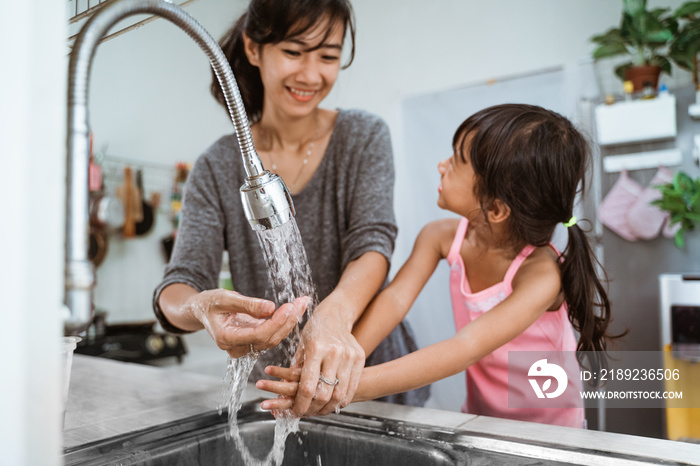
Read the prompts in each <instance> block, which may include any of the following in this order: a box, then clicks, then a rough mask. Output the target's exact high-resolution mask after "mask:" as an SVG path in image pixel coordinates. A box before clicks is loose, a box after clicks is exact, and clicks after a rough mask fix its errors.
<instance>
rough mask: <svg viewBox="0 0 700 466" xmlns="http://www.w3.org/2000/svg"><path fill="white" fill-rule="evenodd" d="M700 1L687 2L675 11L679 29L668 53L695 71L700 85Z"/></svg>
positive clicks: (686, 67) (688, 68)
mask: <svg viewBox="0 0 700 466" xmlns="http://www.w3.org/2000/svg"><path fill="white" fill-rule="evenodd" d="M699 13H700V2H686V3H684V4H683V5H681V6H679V7H678V9H677V10H676V11H675V13H673V17H674V18H675V19H676V21H677V22H678V30H677V31H676V34H675V36H674V38H673V41H672V42H671V46H670V47H669V51H668V55H669V57H670V58H671V59H672V60H673V61H674V62H676V64H677V65H678V66H680V67H681V68H683V69H686V70H688V71H691V72H692V73H693V82H695V87H696V88H697V87H698V77H697V55H698V52H699V51H700V16H698V14H699Z"/></svg>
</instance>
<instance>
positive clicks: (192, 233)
mask: <svg viewBox="0 0 700 466" xmlns="http://www.w3.org/2000/svg"><path fill="white" fill-rule="evenodd" d="M346 33H347V34H348V35H349V36H350V38H351V52H350V59H349V62H348V64H347V65H346V66H348V65H349V64H350V62H352V59H353V56H354V49H355V44H354V24H353V18H352V9H351V6H350V4H349V3H348V1H347V0H252V1H251V3H250V6H249V8H248V11H247V12H246V13H245V14H244V15H243V16H242V17H241V18H240V19H239V20H238V21H237V22H236V24H235V25H234V26H233V28H232V29H231V30H230V31H229V32H228V33H227V34H226V35H225V36H224V38H223V39H222V41H221V46H222V49H223V50H224V53H225V54H226V56H227V57H228V59H229V62H230V63H231V67H232V69H233V72H234V75H235V76H236V79H237V82H238V85H239V87H240V90H241V96H242V98H243V103H244V105H245V107H246V111H247V113H248V119H249V120H250V122H251V123H252V126H251V131H252V133H253V138H254V141H255V145H256V148H257V149H258V153H259V155H260V158H261V160H262V162H263V164H264V166H265V167H266V168H267V169H269V170H271V171H273V172H275V173H277V174H279V175H280V176H281V177H282V179H284V181H285V183H286V184H287V186H288V188H289V190H290V192H291V194H292V197H293V200H294V205H295V208H296V211H297V215H296V221H297V224H298V227H299V230H300V232H301V236H302V240H303V243H304V246H305V248H306V253H307V257H308V259H309V265H310V266H311V270H312V275H313V279H314V282H315V284H316V286H317V288H318V298H319V300H320V304H319V305H318V307H317V308H316V310H315V311H314V318H313V319H311V321H310V322H309V323H308V325H306V326H305V327H304V329H303V332H302V338H303V341H304V348H305V349H304V352H305V353H304V359H303V361H304V365H303V368H302V375H301V381H300V390H299V394H298V396H297V397H296V401H295V404H294V407H293V410H294V411H295V412H296V413H297V414H300V415H305V416H309V415H313V414H327V413H330V412H332V411H333V410H335V409H336V407H338V406H340V407H343V406H345V405H347V404H348V403H349V402H350V401H351V400H352V396H353V395H354V392H355V390H356V388H357V384H358V383H359V377H360V373H361V371H362V367H363V366H364V364H365V354H364V351H363V350H362V348H361V347H360V345H359V344H358V343H357V341H356V340H355V338H354V337H353V336H352V334H351V331H352V328H353V325H354V323H355V322H356V321H357V319H358V318H359V317H360V315H361V314H362V312H363V310H364V309H365V308H366V307H367V305H368V303H369V302H370V301H371V299H372V298H373V296H374V295H375V294H376V293H377V291H378V290H379V289H380V288H381V286H382V285H383V284H384V283H385V280H386V275H387V272H388V270H389V260H390V257H391V253H392V251H393V246H394V239H395V237H396V224H395V221H394V215H393V181H394V180H393V178H394V170H393V162H392V152H391V142H390V137H389V132H388V128H387V126H386V124H385V123H384V122H383V121H382V120H381V119H379V118H377V117H376V116H373V115H370V114H368V113H366V112H363V111H358V110H326V109H322V108H319V104H320V103H321V101H322V100H323V99H324V98H325V97H326V96H327V95H328V93H329V92H330V91H331V89H332V88H333V85H334V83H335V81H336V79H337V76H338V72H339V71H340V68H341V52H342V49H343V42H344V38H345V36H346ZM212 93H213V94H214V96H215V97H216V98H217V100H218V101H219V102H220V103H221V104H222V105H224V107H225V101H224V98H223V95H222V92H221V90H220V88H219V84H218V81H217V80H216V79H214V82H213V84H212ZM244 178H245V173H244V170H243V167H242V164H241V162H240V152H239V149H238V144H237V141H236V138H235V136H234V135H228V136H225V137H223V138H221V139H220V140H219V141H217V142H216V143H215V144H214V145H213V146H212V147H210V148H209V149H208V150H207V151H206V152H205V153H204V154H203V155H202V156H201V157H200V158H199V159H198V160H197V162H196V164H195V166H194V168H193V170H192V172H191V173H190V177H189V180H188V185H187V193H186V197H185V203H184V206H183V210H182V221H181V223H180V226H179V229H178V237H177V241H176V244H175V249H174V251H173V257H172V259H171V262H170V264H169V265H168V267H167V269H166V272H165V277H164V280H163V282H162V283H161V285H160V286H159V287H158V288H157V289H156V292H155V294H154V309H155V312H156V315H157V316H158V317H159V320H160V321H161V324H162V325H163V327H164V328H165V329H166V330H169V331H171V332H186V331H195V330H199V329H202V328H206V330H207V331H208V332H209V334H210V335H211V336H212V338H213V339H214V341H216V342H217V345H218V346H219V347H220V348H222V349H224V350H226V351H228V353H229V354H230V355H231V356H232V357H239V356H241V355H242V354H245V353H246V352H247V351H248V350H252V351H260V350H263V349H267V348H271V347H273V346H275V345H276V344H277V343H278V342H279V341H280V340H281V339H282V338H283V337H284V336H286V334H287V333H289V329H290V328H291V327H290V324H291V322H292V320H294V319H295V318H296V317H297V316H299V315H300V314H301V313H302V312H303V307H304V305H303V303H301V302H300V301H296V302H295V303H288V304H284V305H283V306H281V307H280V308H279V309H278V310H277V311H275V312H274V313H273V311H274V304H273V303H271V302H270V301H266V300H264V299H259V298H251V297H268V298H269V297H272V296H273V295H272V292H271V291H272V290H270V289H269V284H268V277H267V269H266V267H265V265H264V262H263V254H262V251H261V249H260V246H259V245H258V241H257V237H256V234H255V232H253V231H252V230H251V228H250V227H249V225H248V224H247V222H246V219H245V215H244V214H243V211H242V206H241V202H240V198H239V194H238V188H239V187H240V186H241V185H242V184H243V181H244ZM224 248H226V249H227V250H228V252H229V257H230V264H231V275H232V281H233V285H234V288H235V289H236V291H237V293H233V292H226V291H224V290H216V289H215V288H216V284H217V282H216V281H217V277H218V272H219V268H220V264H221V254H222V251H223V249H224ZM232 313H234V314H235V315H236V316H237V317H236V318H237V319H238V320H240V319H239V317H238V316H239V315H240V314H250V315H251V316H253V317H269V316H272V317H271V318H270V319H269V320H267V321H265V323H264V324H262V325H260V326H259V327H255V328H238V327H231V326H226V322H227V319H231V314H232ZM263 326H265V327H264V328H262V327H263ZM414 349H415V344H414V342H413V339H412V336H411V334H410V330H409V329H408V328H407V327H405V326H400V327H398V328H397V330H396V331H395V332H393V333H392V335H390V337H388V338H387V339H386V340H385V341H384V342H383V344H382V345H380V346H379V347H378V348H377V350H375V351H374V352H373V353H372V355H371V356H370V358H369V359H368V360H367V363H368V364H376V363H379V362H383V361H385V360H389V359H393V358H396V357H398V356H400V355H403V354H406V353H407V352H409V351H412V350H414ZM278 356H279V354H278V351H275V350H270V351H268V352H266V353H265V354H264V355H263V357H261V358H260V361H259V362H258V365H257V367H256V371H254V372H253V374H252V377H253V378H256V379H257V378H260V377H262V376H263V375H264V372H263V368H264V367H265V366H266V365H268V364H270V363H273V362H275V361H276V358H278ZM277 362H278V363H279V362H280V361H278V360H277ZM335 380H337V381H338V383H337V384H333V383H329V382H328V381H335ZM321 382H323V383H321ZM427 396H428V391H427V390H422V391H420V392H414V393H411V394H404V395H402V396H399V397H394V398H393V399H390V400H389V401H400V402H404V403H409V404H414V405H422V404H423V403H424V402H425V400H426V398H427Z"/></svg>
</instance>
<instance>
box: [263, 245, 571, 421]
mask: <svg viewBox="0 0 700 466" xmlns="http://www.w3.org/2000/svg"><path fill="white" fill-rule="evenodd" d="M538 256H539V257H533V258H532V260H530V259H528V260H526V261H525V263H524V264H523V265H522V266H521V268H520V270H519V271H518V273H517V274H516V277H515V278H514V281H513V293H512V294H511V295H510V296H508V298H506V299H505V300H504V301H503V302H501V303H500V304H498V305H497V306H495V307H494V308H493V309H491V310H489V311H488V312H485V313H484V314H482V315H481V316H479V317H478V318H477V319H475V320H474V321H472V322H471V323H469V324H468V325H466V326H465V327H464V328H462V329H461V330H460V331H459V332H457V334H456V335H455V336H454V337H452V338H450V339H448V340H444V341H441V342H439V343H436V344H433V345H430V346H428V347H426V348H423V349H420V350H418V351H415V352H413V353H411V354H408V355H406V356H404V357H401V358H399V359H396V360H394V361H389V362H386V363H384V364H380V365H377V366H372V367H366V368H365V369H364V370H363V372H362V378H361V381H360V385H359V387H358V389H357V392H356V393H355V397H354V399H353V401H365V400H372V399H375V398H379V397H381V396H385V395H389V394H393V393H401V392H404V391H407V390H412V389H415V388H418V387H422V386H424V385H428V384H430V383H433V382H435V381H437V380H441V379H443V378H446V377H449V376H451V375H454V374H457V373H459V372H461V371H463V370H465V369H466V368H467V367H469V366H470V365H472V364H474V363H475V362H477V361H478V360H479V359H481V358H483V357H484V356H486V355H487V354H489V353H491V352H492V351H493V350H495V349H496V348H498V347H500V346H502V345H504V344H505V343H507V342H508V341H510V340H512V339H513V338H515V337H516V336H518V335H520V334H521V333H522V332H524V331H525V329H527V328H528V327H529V326H530V325H532V324H533V323H534V322H535V321H536V320H537V319H538V318H539V317H540V316H541V315H542V314H543V313H544V312H546V311H547V310H549V309H553V307H554V306H556V304H557V303H558V302H559V301H560V290H561V278H560V272H559V268H558V266H557V264H556V262H555V261H553V260H552V259H551V258H550V257H545V256H544V255H542V254H538ZM267 373H268V374H270V375H273V376H275V377H279V378H282V379H285V380H287V382H275V381H270V380H261V381H259V382H258V388H261V389H263V390H268V391H272V392H274V393H277V394H280V395H285V396H294V394H295V393H296V383H295V382H294V380H295V378H296V379H298V377H297V376H296V375H295V374H294V373H293V372H292V371H288V370H286V369H283V368H277V367H268V368H267ZM288 406H289V400H287V399H284V398H279V399H275V400H266V401H265V402H263V404H262V407H263V409H286V408H287V407H288Z"/></svg>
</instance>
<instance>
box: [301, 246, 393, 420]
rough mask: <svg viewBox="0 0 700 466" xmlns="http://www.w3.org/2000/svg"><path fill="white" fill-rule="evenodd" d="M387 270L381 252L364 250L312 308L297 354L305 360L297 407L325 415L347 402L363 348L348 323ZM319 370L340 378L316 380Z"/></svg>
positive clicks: (357, 376)
mask: <svg viewBox="0 0 700 466" xmlns="http://www.w3.org/2000/svg"><path fill="white" fill-rule="evenodd" d="M387 270H388V263H387V260H386V258H385V257H384V256H383V255H382V254H379V253H378V252H374V251H369V252H366V253H364V254H363V255H361V256H360V257H359V258H357V259H356V260H354V261H352V262H350V263H349V264H348V266H347V267H346V268H345V270H344V271H343V274H342V275H341V277H340V281H339V283H338V286H336V287H335V289H334V290H333V292H331V294H330V295H328V296H327V297H326V299H324V300H323V302H321V303H320V304H319V305H318V307H317V308H316V310H315V311H314V314H313V317H312V318H311V319H309V321H308V322H307V324H306V326H305V327H304V331H303V333H302V338H303V342H304V346H303V350H300V352H299V353H298V354H297V355H296V360H297V361H304V363H303V368H302V371H301V382H300V386H301V388H300V390H299V396H298V397H297V398H296V401H295V404H294V411H295V412H297V413H299V414H302V415H306V416H310V415H312V414H328V413H330V412H332V411H333V410H335V407H336V406H338V405H339V404H343V403H344V404H343V405H347V404H348V403H349V402H350V399H351V397H352V395H353V394H354V393H355V390H356V389H357V385H358V383H359V381H360V375H361V373H362V367H363V366H364V363H365V352H364V351H363V350H362V347H361V346H360V345H359V344H358V343H357V341H356V340H355V338H354V337H353V336H352V333H351V331H352V327H353V324H354V323H355V321H356V320H357V319H358V317H359V316H360V315H361V314H362V311H363V310H364V309H365V308H366V307H367V303H369V301H370V300H371V299H372V297H373V296H374V295H375V293H376V292H377V290H379V287H380V286H381V285H382V283H383V282H384V279H385V277H386V274H387ZM319 374H323V376H324V377H326V378H327V379H329V380H335V379H338V380H339V381H340V382H339V383H338V385H336V386H335V387H332V386H330V385H326V384H320V385H319ZM348 398H350V399H348Z"/></svg>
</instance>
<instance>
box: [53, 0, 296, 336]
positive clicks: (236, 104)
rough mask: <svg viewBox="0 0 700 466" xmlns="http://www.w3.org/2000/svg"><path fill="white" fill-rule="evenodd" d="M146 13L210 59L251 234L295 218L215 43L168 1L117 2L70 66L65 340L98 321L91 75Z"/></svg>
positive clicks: (86, 32) (87, 29)
mask: <svg viewBox="0 0 700 466" xmlns="http://www.w3.org/2000/svg"><path fill="white" fill-rule="evenodd" d="M145 13H147V14H152V15H155V16H159V17H162V18H165V19H167V20H169V21H170V22H172V23H173V24H175V25H176V26H179V27H180V28H181V29H182V30H183V31H185V32H186V33H187V34H188V35H189V36H190V37H191V38H192V39H194V41H195V42H197V44H198V45H199V46H200V48H201V49H202V50H203V51H204V52H205V53H206V54H207V57H208V58H209V61H210V63H211V66H212V68H213V69H214V73H215V75H216V77H217V79H218V80H219V84H220V85H221V88H222V90H223V93H224V97H225V98H226V104H227V107H228V112H229V115H230V117H231V121H232V122H233V126H234V129H235V132H236V137H237V139H238V145H239V146H240V150H241V156H242V158H243V165H244V167H245V171H246V180H245V183H244V184H243V186H241V188H240V192H241V201H242V202H243V209H244V211H245V214H246V218H247V219H248V223H249V224H250V226H251V227H252V228H253V230H269V229H273V228H276V227H278V226H280V225H282V224H284V223H286V222H288V221H289V220H291V219H292V218H293V217H294V215H295V211H294V204H293V203H292V197H291V195H290V194H289V190H288V189H287V186H286V185H285V184H284V181H282V178H280V177H279V176H278V175H276V174H273V173H270V172H269V171H267V170H265V169H264V168H263V166H262V162H261V161H260V157H259V156H258V153H257V152H256V150H255V144H254V142H253V135H252V133H251V131H250V124H249V122H248V118H247V116H246V112H245V108H244V106H243V101H242V99H241V95H240V92H239V90H238V85H237V84H236V80H235V78H234V76H233V72H232V71H231V67H230V65H229V63H228V60H227V59H226V56H225V55H224V53H223V52H222V50H221V48H220V47H219V45H218V44H217V43H216V41H215V40H214V39H213V38H212V37H211V35H210V34H209V33H208V32H207V31H206V30H205V29H204V28H203V27H202V25H201V24H199V23H198V22H197V21H196V20H195V19H194V18H192V17H191V16H190V15H189V14H187V13H186V12H185V11H184V10H182V9H181V8H180V7H178V6H176V5H173V4H172V3H170V2H168V1H166V0H115V1H113V2H110V3H107V4H106V5H105V6H104V7H102V8H100V9H99V10H98V11H97V12H95V14H94V15H93V16H92V17H91V18H90V19H89V20H88V21H87V23H86V24H85V25H84V26H83V28H82V29H81V31H80V33H79V34H78V37H77V38H76V40H75V43H74V45H73V50H72V52H71V54H70V61H69V65H68V125H67V130H68V131H67V133H68V134H67V136H68V140H67V147H68V153H67V164H68V166H67V173H66V189H67V200H66V256H65V257H66V259H65V261H66V264H65V304H66V306H67V308H68V311H69V315H66V316H65V318H64V330H65V333H66V334H76V333H80V332H83V331H85V329H86V328H87V327H88V326H89V325H90V323H91V321H92V315H93V308H92V305H93V289H94V286H95V268H94V266H93V265H92V263H91V262H90V261H89V260H88V238H89V209H88V197H89V190H88V166H89V154H90V125H89V122H88V108H87V101H88V99H87V95H88V88H89V80H90V67H91V65H92V59H93V57H94V55H95V51H96V48H97V45H98V44H99V42H100V40H101V39H102V38H103V37H104V36H105V35H106V34H107V32H108V31H109V29H110V28H111V27H112V26H114V25H115V24H116V23H117V22H118V21H120V20H122V19H124V18H126V17H127V16H132V15H137V14H145Z"/></svg>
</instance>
